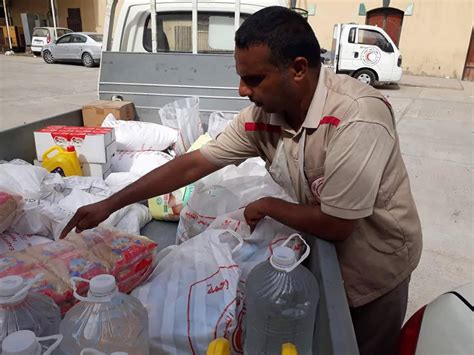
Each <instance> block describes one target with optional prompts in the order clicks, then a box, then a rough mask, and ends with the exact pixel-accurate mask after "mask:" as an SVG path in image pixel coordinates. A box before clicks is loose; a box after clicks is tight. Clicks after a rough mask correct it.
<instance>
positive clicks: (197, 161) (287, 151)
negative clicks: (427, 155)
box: [62, 7, 421, 355]
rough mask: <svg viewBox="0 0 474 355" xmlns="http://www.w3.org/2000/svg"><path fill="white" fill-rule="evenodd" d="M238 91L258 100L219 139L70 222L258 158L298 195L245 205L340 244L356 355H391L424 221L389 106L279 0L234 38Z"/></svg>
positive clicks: (250, 217)
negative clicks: (336, 69)
mask: <svg viewBox="0 0 474 355" xmlns="http://www.w3.org/2000/svg"><path fill="white" fill-rule="evenodd" d="M235 44H236V48H235V62H236V69H237V74H238V75H239V76H240V78H241V80H240V86H239V93H240V95H241V96H247V97H248V98H249V99H250V100H251V101H252V102H253V103H254V104H253V105H252V106H249V107H247V108H246V109H244V110H243V111H242V112H241V113H240V114H239V115H238V116H237V117H236V118H235V119H234V120H233V122H232V123H231V124H230V125H229V126H228V127H227V128H226V130H225V131H224V132H223V133H222V134H221V135H220V136H219V137H218V138H217V139H216V140H215V141H212V142H210V143H209V144H207V145H206V146H204V147H203V148H202V149H201V150H198V151H195V152H192V153H189V154H185V155H183V156H180V157H178V158H176V159H175V160H173V161H171V162H169V163H168V164H166V165H164V166H162V167H160V168H158V169H156V170H154V171H152V172H151V173H149V174H148V175H146V176H144V177H143V178H142V179H140V180H138V181H137V182H136V183H134V184H132V185H130V186H129V187H127V188H125V189H124V190H122V191H120V192H119V193H117V194H115V195H113V196H111V197H109V198H108V199H106V200H104V201H101V202H99V203H96V204H93V205H89V206H85V207H82V208H80V209H79V210H78V211H77V213H76V215H75V216H74V217H73V218H72V220H71V222H70V223H69V224H68V225H67V227H66V228H65V230H64V231H63V235H62V237H64V236H65V235H66V234H67V232H68V231H70V230H71V229H72V228H73V227H76V229H77V230H78V231H81V230H84V229H86V228H91V227H94V226H96V225H97V224H98V223H100V222H102V221H103V220H105V219H106V218H107V216H109V214H110V213H112V212H114V211H116V210H118V209H120V208H122V207H124V206H126V205H128V204H131V203H133V202H137V201H141V200H144V199H146V198H149V197H152V196H157V195H161V194H164V193H167V192H169V191H173V190H175V189H177V188H179V187H182V186H185V185H187V184H189V183H191V182H193V181H195V180H197V179H200V178H201V177H203V176H206V175H208V174H210V173H212V172H214V171H216V170H218V169H219V168H221V167H223V166H225V165H228V164H233V163H239V162H241V161H243V160H245V159H246V158H249V157H254V156H261V157H262V158H263V159H265V160H266V161H267V162H268V166H269V172H270V173H271V174H272V176H273V177H274V179H275V181H277V182H278V183H279V184H280V185H281V186H283V187H284V188H285V189H286V190H287V191H288V193H290V194H292V195H293V196H294V197H295V199H297V200H298V202H299V203H298V204H296V203H289V202H286V201H283V200H279V199H275V198H271V197H267V198H262V199H259V200H257V201H255V202H253V203H251V204H249V205H248V206H247V207H246V208H245V218H246V220H247V222H248V224H249V225H250V226H251V228H254V227H255V225H256V224H258V222H259V221H260V220H261V219H262V218H264V217H265V216H269V217H271V218H274V219H276V220H278V221H280V222H282V223H284V224H286V225H288V226H291V227H293V228H294V229H296V230H300V231H303V232H307V233H310V234H314V235H317V236H319V237H320V238H323V239H326V240H329V241H333V242H334V243H335V246H336V250H337V254H338V259H339V263H340V266H341V271H342V276H343V279H344V282H345V289H346V294H347V298H348V302H349V305H350V307H351V314H352V318H353V324H354V329H355V332H356V337H357V340H358V344H359V348H360V351H361V354H370V355H373V354H390V353H393V352H394V350H395V348H396V341H397V337H398V334H399V331H400V327H401V325H402V322H403V318H404V315H405V311H406V305H407V295H408V283H409V279H410V275H411V272H412V271H413V269H414V268H415V267H416V265H417V263H418V260H419V258H420V253H421V228H420V222H419V219H418V215H417V211H416V208H415V204H414V201H413V198H412V195H411V192H410V186H409V182H408V176H407V172H406V169H405V166H404V163H403V161H402V158H401V154H400V148H399V144H398V137H397V133H396V130H395V120H394V117H393V113H392V111H391V108H390V105H389V104H388V103H387V102H386V100H385V98H384V97H383V96H382V95H381V94H380V93H379V92H378V91H376V90H375V89H373V88H371V87H369V86H367V85H365V84H362V83H360V82H358V81H356V80H355V79H352V78H350V77H348V76H345V75H335V74H334V73H332V72H331V71H330V70H327V69H325V68H322V67H321V61H320V47H319V43H318V41H317V39H316V37H315V35H314V33H313V31H312V30H311V27H310V26H309V25H308V23H307V22H306V21H305V20H304V19H303V18H302V17H301V16H300V15H298V14H296V13H294V12H292V11H290V10H288V9H285V8H283V7H268V8H265V9H263V10H260V11H259V12H257V13H255V14H254V15H252V16H250V17H249V18H248V19H247V20H246V21H245V22H244V23H243V24H242V26H241V27H240V28H239V30H238V31H237V33H236V36H235Z"/></svg>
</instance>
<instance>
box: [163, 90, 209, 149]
mask: <svg viewBox="0 0 474 355" xmlns="http://www.w3.org/2000/svg"><path fill="white" fill-rule="evenodd" d="M159 113H160V118H161V122H162V123H163V124H164V125H165V126H168V127H171V128H175V129H178V130H179V132H180V137H179V138H178V142H177V145H176V146H175V150H176V151H177V153H178V154H184V153H185V152H186V151H187V150H188V149H189V148H190V147H191V145H192V144H193V143H194V141H195V140H196V139H198V137H199V136H200V135H201V134H202V133H203V131H202V124H201V119H200V118H199V98H198V97H194V96H193V97H188V98H185V99H180V100H176V101H173V102H170V103H169V104H166V105H165V106H163V107H162V108H160V111H159ZM180 139H181V141H180Z"/></svg>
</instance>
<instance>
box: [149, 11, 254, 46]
mask: <svg viewBox="0 0 474 355" xmlns="http://www.w3.org/2000/svg"><path fill="white" fill-rule="evenodd" d="M247 17H248V15H246V14H241V15H240V21H241V23H242V22H243V21H244V20H245V19H246V18H247ZM156 35H157V42H158V51H159V52H184V53H191V52H192V13H191V12H166V13H157V14H156ZM197 41H198V44H197V48H198V53H232V52H233V50H234V14H233V13H222V12H219V13H216V12H199V13H198V39H197ZM143 47H144V48H145V49H146V50H147V51H148V52H151V51H152V46H151V17H150V16H148V18H147V20H146V21H145V30H144V31H143Z"/></svg>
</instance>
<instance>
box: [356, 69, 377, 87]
mask: <svg viewBox="0 0 474 355" xmlns="http://www.w3.org/2000/svg"><path fill="white" fill-rule="evenodd" d="M354 78H356V79H357V80H359V81H360V82H363V83H365V84H367V85H374V83H375V74H374V72H373V71H371V70H368V69H362V70H359V71H358V72H356V73H355V74H354Z"/></svg>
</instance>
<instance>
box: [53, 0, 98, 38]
mask: <svg viewBox="0 0 474 355" xmlns="http://www.w3.org/2000/svg"><path fill="white" fill-rule="evenodd" d="M56 4H57V7H58V15H57V16H58V20H59V25H58V26H61V27H67V16H68V14H67V13H68V11H67V9H68V8H79V9H81V21H82V30H83V31H85V32H102V25H103V23H104V14H105V0H56Z"/></svg>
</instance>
